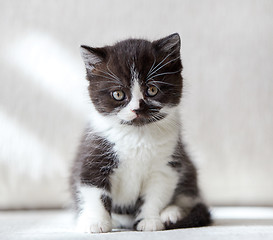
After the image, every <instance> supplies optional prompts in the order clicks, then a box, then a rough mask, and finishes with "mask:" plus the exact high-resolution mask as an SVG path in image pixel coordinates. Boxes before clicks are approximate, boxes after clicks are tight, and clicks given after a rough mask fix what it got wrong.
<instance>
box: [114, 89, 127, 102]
mask: <svg viewBox="0 0 273 240" xmlns="http://www.w3.org/2000/svg"><path fill="white" fill-rule="evenodd" d="M112 97H113V98H114V99H115V100H117V101H122V100H123V99H124V98H125V93H124V92H123V91H119V90H118V91H114V92H112Z"/></svg>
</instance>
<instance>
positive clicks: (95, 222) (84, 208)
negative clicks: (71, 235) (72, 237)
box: [77, 186, 112, 233]
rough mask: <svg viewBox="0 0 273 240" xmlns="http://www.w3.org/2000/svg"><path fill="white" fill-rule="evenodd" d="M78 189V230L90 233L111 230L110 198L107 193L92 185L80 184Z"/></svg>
mask: <svg viewBox="0 0 273 240" xmlns="http://www.w3.org/2000/svg"><path fill="white" fill-rule="evenodd" d="M79 191H80V195H81V202H80V209H81V211H80V213H79V217H78V223H77V229H78V231H81V232H90V233H99V232H109V231H111V230H112V222H111V216H110V210H111V198H110V197H109V194H108V193H107V192H105V191H104V190H102V189H100V188H97V187H93V186H81V187H80V188H79Z"/></svg>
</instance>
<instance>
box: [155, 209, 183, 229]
mask: <svg viewBox="0 0 273 240" xmlns="http://www.w3.org/2000/svg"><path fill="white" fill-rule="evenodd" d="M183 217H184V213H183V211H182V209H181V208H180V207H178V206H175V205H170V206H168V207H166V208H165V209H163V211H162V212H161V214H160V218H161V221H162V222H163V223H164V224H166V225H170V224H171V223H173V224H175V223H176V222H177V221H179V220H181V219H182V218H183Z"/></svg>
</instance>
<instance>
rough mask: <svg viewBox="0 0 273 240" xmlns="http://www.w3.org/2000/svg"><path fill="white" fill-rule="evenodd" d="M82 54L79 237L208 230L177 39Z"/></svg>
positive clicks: (76, 182)
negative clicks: (185, 115)
mask: <svg viewBox="0 0 273 240" xmlns="http://www.w3.org/2000/svg"><path fill="white" fill-rule="evenodd" d="M81 51H82V57H83V60H84V63H85V67H86V72H87V80H88V81H89V88H88V90H89V95H90V98H91V105H90V117H91V119H90V124H89V126H88V128H87V129H86V132H85V135H84V138H83V140H82V143H81V145H80V148H79V153H78V156H77V158H76V160H75V163H74V167H73V174H72V188H73V192H74V200H75V203H76V207H77V210H78V228H79V230H80V231H84V232H91V233H97V232H108V231H111V230H112V228H120V227H123V228H133V227H134V228H135V229H136V230H139V231H156V230H163V229H173V228H183V227H199V226H204V225H208V224H210V222H211V219H210V213H209V211H208V209H207V207H206V205H205V204H204V203H203V202H202V199H201V197H200V193H199V190H198V186H197V178H196V170H195V167H194V166H193V164H192V162H191V161H190V159H189V157H188V155H187V153H186V152H185V149H184V146H183V144H182V141H181V136H180V130H181V126H180V116H179V107H180V102H181V97H182V86H183V79H182V76H181V71H182V63H181V59H180V37H179V35H178V34H177V33H175V34H172V35H170V36H168V37H165V38H163V39H160V40H157V41H153V42H149V41H146V40H139V39H129V40H125V41H122V42H118V43H117V44H115V45H113V46H106V47H103V48H91V47H88V46H81Z"/></svg>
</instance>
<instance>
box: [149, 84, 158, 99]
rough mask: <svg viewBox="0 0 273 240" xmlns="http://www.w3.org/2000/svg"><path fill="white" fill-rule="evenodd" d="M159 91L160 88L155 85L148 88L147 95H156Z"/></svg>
mask: <svg viewBox="0 0 273 240" xmlns="http://www.w3.org/2000/svg"><path fill="white" fill-rule="evenodd" d="M157 93H158V88H157V87H155V86H151V87H148V88H147V95H148V96H149V97H154V96H155V95H156V94H157Z"/></svg>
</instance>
